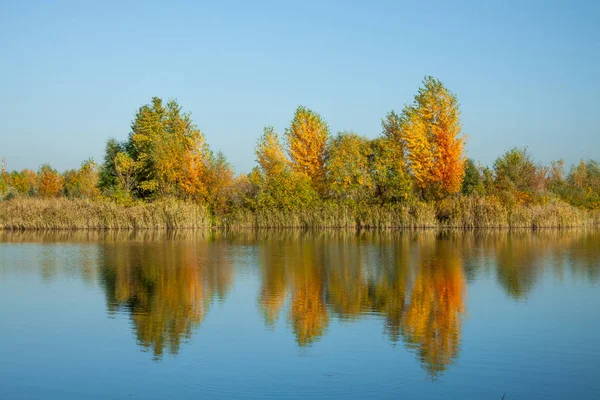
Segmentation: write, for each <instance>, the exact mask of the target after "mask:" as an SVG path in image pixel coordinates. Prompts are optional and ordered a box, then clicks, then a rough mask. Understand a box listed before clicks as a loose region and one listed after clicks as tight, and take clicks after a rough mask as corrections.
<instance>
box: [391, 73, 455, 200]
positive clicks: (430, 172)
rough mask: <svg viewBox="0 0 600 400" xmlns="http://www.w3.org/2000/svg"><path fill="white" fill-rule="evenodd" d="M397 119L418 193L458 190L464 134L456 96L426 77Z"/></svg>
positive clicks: (434, 80) (435, 195) (442, 194)
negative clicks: (412, 100)
mask: <svg viewBox="0 0 600 400" xmlns="http://www.w3.org/2000/svg"><path fill="white" fill-rule="evenodd" d="M400 121H401V126H402V139H403V142H404V143H405V145H406V150H407V160H408V163H409V167H410V170H411V172H412V175H413V177H414V180H415V184H416V186H417V187H418V188H419V189H421V193H422V194H423V195H432V196H433V197H436V198H439V197H443V196H446V195H448V194H452V193H456V192H458V191H459V190H460V188H461V184H462V180H463V176H464V162H465V157H464V145H465V138H464V136H462V134H461V126H460V111H459V105H458V100H457V98H456V96H455V95H454V94H453V93H451V92H450V91H448V89H446V87H445V86H444V84H443V83H442V82H440V81H439V80H437V79H434V78H432V77H426V78H425V79H424V80H423V86H422V87H421V88H420V89H419V92H418V93H417V95H416V96H415V100H414V102H413V104H412V105H409V106H406V107H405V108H404V112H403V115H402V117H401V118H400Z"/></svg>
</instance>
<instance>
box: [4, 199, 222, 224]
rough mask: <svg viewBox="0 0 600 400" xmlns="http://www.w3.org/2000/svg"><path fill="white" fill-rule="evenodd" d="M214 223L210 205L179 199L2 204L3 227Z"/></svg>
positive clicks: (40, 201)
mask: <svg viewBox="0 0 600 400" xmlns="http://www.w3.org/2000/svg"><path fill="white" fill-rule="evenodd" d="M210 226H211V218H210V213H209V211H208V209H207V207H205V206H203V205H199V204H195V203H189V202H182V201H176V200H172V199H170V200H161V201H156V202H152V203H140V204H137V205H133V206H127V207H126V206H121V205H118V204H116V203H114V202H110V201H103V200H94V201H91V200H74V199H65V198H58V199H39V198H15V199H11V200H8V201H3V202H1V203H0V229H38V230H46V229H48V230H58V229H178V228H203V227H210Z"/></svg>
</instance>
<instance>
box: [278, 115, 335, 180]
mask: <svg viewBox="0 0 600 400" xmlns="http://www.w3.org/2000/svg"><path fill="white" fill-rule="evenodd" d="M285 135H286V138H287V144H288V152H289V156H290V159H291V162H292V168H293V170H294V171H296V172H302V173H305V174H306V175H307V176H308V177H309V178H310V179H311V181H312V183H313V185H314V186H315V188H319V189H322V183H323V178H324V175H325V157H326V155H327V141H328V138H329V127H328V126H327V124H326V123H325V121H323V119H322V118H321V116H320V115H319V114H317V113H315V112H314V111H312V110H309V109H308V108H306V107H303V106H300V107H298V109H297V110H296V113H295V114H294V119H293V120H292V123H291V125H290V127H289V128H288V129H286V131H285Z"/></svg>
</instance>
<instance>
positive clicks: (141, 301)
mask: <svg viewBox="0 0 600 400" xmlns="http://www.w3.org/2000/svg"><path fill="white" fill-rule="evenodd" d="M100 272H101V276H102V280H101V282H102V285H103V286H104V288H105V291H106V298H107V307H108V310H109V313H115V312H119V311H127V312H128V313H129V314H130V315H131V320H132V322H133V327H134V330H135V333H136V337H137V341H138V343H139V344H140V345H141V346H143V347H144V348H147V349H149V350H151V351H152V352H153V354H154V357H155V358H160V357H161V356H162V354H163V351H164V350H165V349H167V350H168V351H169V352H170V353H172V354H176V353H177V352H178V351H179V347H180V344H181V341H182V340H185V339H189V338H190V334H191V332H192V328H194V327H195V326H197V325H199V324H200V322H201V321H202V319H203V318H204V316H205V314H206V312H207V310H208V308H209V306H210V304H211V302H212V301H213V299H215V298H219V299H223V298H224V297H225V296H226V294H227V291H228V289H229V287H230V286H231V281H232V278H233V273H232V268H231V263H230V257H229V255H228V254H227V252H226V248H225V246H224V245H223V243H221V242H219V241H216V242H212V241H208V242H207V241H202V242H199V243H193V242H189V241H184V242H179V241H177V240H173V239H170V240H165V241H159V242H155V241H152V242H150V243H144V244H143V245H123V243H120V242H118V243H108V244H107V245H106V246H104V252H103V258H102V260H101V264H100Z"/></svg>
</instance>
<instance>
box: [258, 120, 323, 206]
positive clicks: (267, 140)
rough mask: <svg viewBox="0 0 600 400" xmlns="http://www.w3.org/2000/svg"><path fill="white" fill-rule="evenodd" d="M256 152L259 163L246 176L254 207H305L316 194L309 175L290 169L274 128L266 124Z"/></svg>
mask: <svg viewBox="0 0 600 400" xmlns="http://www.w3.org/2000/svg"><path fill="white" fill-rule="evenodd" d="M255 154H256V161H257V162H258V165H259V167H258V168H254V170H253V171H252V172H251V173H250V175H249V176H248V179H249V182H250V184H251V186H252V191H253V192H254V193H255V196H254V199H253V200H254V203H255V204H254V205H255V206H256V207H259V208H264V209H269V210H270V211H272V210H273V209H279V210H285V211H292V210H298V209H300V208H302V207H306V206H307V205H309V204H310V203H311V202H312V201H313V200H314V199H315V198H316V197H317V195H316V192H315V189H314V187H313V185H312V181H311V179H310V177H309V176H308V175H307V174H306V173H304V172H301V171H297V170H294V169H292V167H291V165H290V162H289V161H288V159H287V158H286V157H285V153H284V151H283V148H282V147H281V144H280V142H279V138H278V136H277V133H275V131H273V128H271V127H267V128H265V131H264V133H263V135H262V136H261V137H260V139H259V140H258V142H257V144H256V149H255Z"/></svg>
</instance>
